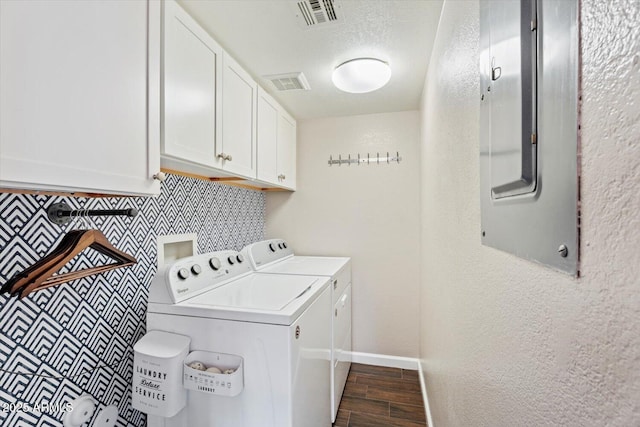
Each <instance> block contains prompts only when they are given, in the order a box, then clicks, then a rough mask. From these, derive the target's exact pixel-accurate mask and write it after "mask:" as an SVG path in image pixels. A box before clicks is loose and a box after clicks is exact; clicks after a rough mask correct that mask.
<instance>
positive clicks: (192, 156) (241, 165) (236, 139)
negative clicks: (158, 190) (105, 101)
mask: <svg viewBox="0 0 640 427" xmlns="http://www.w3.org/2000/svg"><path fill="white" fill-rule="evenodd" d="M0 1H1V0H0ZM163 73H164V74H163V76H164V92H163V96H164V97H163V101H164V102H163V106H164V110H163V113H164V116H163V117H164V123H163V126H164V137H163V143H162V165H163V166H164V167H165V168H166V169H167V170H171V171H178V172H182V173H187V174H195V175H199V176H205V177H214V178H217V177H226V178H230V179H232V180H233V178H238V180H239V181H242V182H243V183H244V184H245V185H249V186H254V187H256V188H263V187H265V184H266V186H267V187H281V188H286V189H295V157H296V155H295V149H296V148H295V145H296V122H295V120H293V118H292V117H291V116H289V114H287V112H286V111H284V109H283V108H282V107H281V106H280V105H279V104H278V103H277V102H276V101H275V100H273V98H271V97H270V96H269V95H267V94H266V92H264V91H263V90H262V88H259V86H258V84H257V83H256V82H255V80H254V79H253V78H252V77H251V75H250V74H249V73H247V72H246V71H245V70H244V69H243V68H242V67H241V66H240V65H239V64H238V63H237V62H236V61H235V60H234V59H233V58H232V57H231V56H230V55H229V54H228V53H227V52H224V50H223V49H222V48H221V47H220V46H219V45H218V44H217V43H216V42H215V41H214V40H213V38H211V36H209V34H208V33H207V32H206V31H205V30H204V29H203V28H202V27H200V25H198V24H197V23H196V22H195V21H194V20H193V19H192V18H191V17H190V16H189V15H188V14H187V13H186V12H185V11H184V10H183V9H182V8H181V7H180V6H179V5H178V4H177V3H175V2H174V1H173V0H167V1H165V2H164V68H163Z"/></svg>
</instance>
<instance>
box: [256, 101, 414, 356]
mask: <svg viewBox="0 0 640 427" xmlns="http://www.w3.org/2000/svg"><path fill="white" fill-rule="evenodd" d="M419 146H420V126H419V115H418V112H416V111H410V112H400V113H391V114H374V115H362V116H350V117H340V118H324V119H314V120H306V121H300V122H298V178H297V188H298V190H297V191H296V192H295V193H293V194H289V193H269V194H268V195H267V230H266V234H267V236H268V237H283V238H285V239H286V240H288V241H289V242H290V243H291V244H292V245H293V248H294V250H295V252H296V253H298V254H302V255H340V256H350V257H352V260H353V305H352V309H353V347H354V350H355V351H360V352H366V353H377V354H387V355H395V356H405V357H417V356H418V327H417V326H418V320H419V315H418V298H417V295H418V285H419V266H418V262H417V258H416V257H417V253H418V250H419V233H418V230H419V195H420V193H419V187H418V184H419V178H420V174H419V156H420V155H419ZM387 151H390V152H395V151H399V152H400V155H401V156H402V158H403V160H402V162H401V163H400V164H391V165H387V164H384V165H369V166H367V165H361V166H357V165H352V166H346V165H343V166H331V167H329V166H328V164H327V161H328V160H329V155H333V157H334V158H337V157H338V155H339V154H342V156H343V157H345V156H346V155H347V154H351V155H352V156H355V155H357V154H358V153H360V154H361V155H365V156H366V153H367V152H368V153H370V154H373V155H375V153H376V152H380V154H381V155H384V156H386V152H387ZM383 153H384V154H383Z"/></svg>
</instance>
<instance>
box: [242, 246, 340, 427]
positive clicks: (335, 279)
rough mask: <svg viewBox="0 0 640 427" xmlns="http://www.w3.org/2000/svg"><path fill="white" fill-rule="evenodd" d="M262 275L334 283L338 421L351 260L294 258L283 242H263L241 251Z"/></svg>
mask: <svg viewBox="0 0 640 427" xmlns="http://www.w3.org/2000/svg"><path fill="white" fill-rule="evenodd" d="M241 253H242V254H244V256H245V258H247V259H248V260H249V262H250V263H251V266H252V267H253V268H254V269H255V270H256V271H257V272H259V273H265V274H278V275H280V274H289V275H294V276H307V275H311V276H325V277H327V278H329V279H330V282H331V301H332V303H331V304H332V305H331V373H330V380H331V421H332V422H335V419H336V414H337V413H338V406H339V405H340V399H341V398H342V393H343V392H344V387H345V384H346V382H347V376H348V374H349V368H350V367H351V258H348V257H324V256H323V257H319V256H299V255H294V253H293V249H292V248H291V247H290V246H289V244H288V243H287V242H285V241H284V240H282V239H271V240H263V241H260V242H256V243H252V244H250V245H248V246H246V247H244V248H243V249H242V251H241Z"/></svg>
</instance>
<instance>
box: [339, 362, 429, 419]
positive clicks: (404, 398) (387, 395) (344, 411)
mask: <svg viewBox="0 0 640 427" xmlns="http://www.w3.org/2000/svg"><path fill="white" fill-rule="evenodd" d="M333 425H334V427H389V426H396V427H418V426H423V427H424V426H426V425H427V423H426V420H425V410H424V403H423V402H422V394H421V392H420V380H419V379H418V371H409V370H406V369H398V368H385V367H382V366H371V365H361V364H359V363H353V364H351V371H350V372H349V377H348V378H347V386H346V387H345V389H344V394H343V395H342V400H341V401H340V408H339V409H338V416H337V417H336V422H335V424H333Z"/></svg>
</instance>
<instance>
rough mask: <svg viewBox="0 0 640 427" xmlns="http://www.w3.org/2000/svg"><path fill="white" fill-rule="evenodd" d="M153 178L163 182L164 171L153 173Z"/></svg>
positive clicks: (165, 177) (164, 177)
mask: <svg viewBox="0 0 640 427" xmlns="http://www.w3.org/2000/svg"><path fill="white" fill-rule="evenodd" d="M153 179H155V180H158V181H160V182H164V180H165V179H167V175H166V174H165V173H164V172H158V173H157V174H155V175H153Z"/></svg>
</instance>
